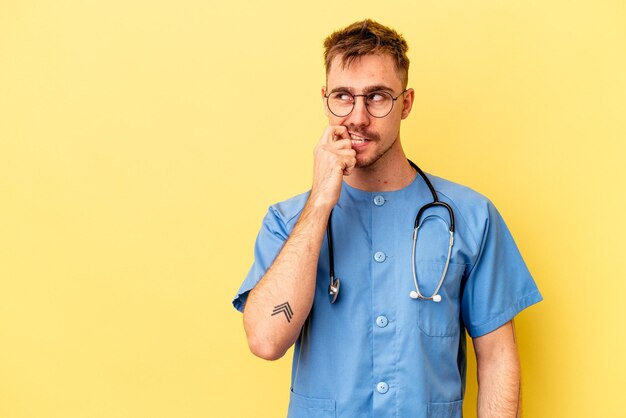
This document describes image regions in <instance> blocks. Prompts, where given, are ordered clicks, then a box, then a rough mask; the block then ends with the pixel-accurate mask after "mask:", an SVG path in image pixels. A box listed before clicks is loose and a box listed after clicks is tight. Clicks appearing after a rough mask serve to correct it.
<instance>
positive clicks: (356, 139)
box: [350, 134, 366, 144]
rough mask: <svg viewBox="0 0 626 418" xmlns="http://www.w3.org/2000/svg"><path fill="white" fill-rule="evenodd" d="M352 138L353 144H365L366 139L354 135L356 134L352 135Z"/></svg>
mask: <svg viewBox="0 0 626 418" xmlns="http://www.w3.org/2000/svg"><path fill="white" fill-rule="evenodd" d="M350 138H351V139H352V143H353V144H362V143H363V142H365V141H366V139H365V138H362V137H360V136H357V135H354V134H351V135H350Z"/></svg>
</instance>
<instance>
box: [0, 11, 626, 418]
mask: <svg viewBox="0 0 626 418" xmlns="http://www.w3.org/2000/svg"><path fill="white" fill-rule="evenodd" d="M366 17H372V18H374V19H377V20H380V21H381V22H382V23H385V24H387V25H390V26H392V27H395V28H396V29H398V30H399V31H400V32H401V33H403V34H404V35H405V37H406V38H407V40H408V42H409V45H410V51H409V56H410V59H411V63H412V64H411V70H410V79H409V81H410V84H409V85H410V86H412V87H413V88H415V90H416V103H415V106H414V108H413V113H412V115H411V116H410V117H409V119H408V120H406V121H405V123H404V125H403V128H402V137H403V141H404V145H405V149H406V151H407V153H408V155H409V156H410V157H411V158H412V159H414V160H415V161H416V162H418V163H419V164H420V165H421V166H422V167H423V168H424V169H425V170H426V171H429V172H431V173H434V174H437V175H440V176H443V177H446V178H449V179H451V180H454V181H457V182H461V183H464V184H466V185H468V186H470V187H472V188H474V189H476V190H479V191H480V192H482V193H483V194H485V195H487V196H488V197H489V198H491V199H492V200H493V201H494V202H495V204H496V205H497V206H498V208H499V209H500V211H501V212H502V214H503V216H504V218H505V220H506V221H507V223H508V225H509V227H510V229H511V231H512V232H513V234H514V236H515V237H516V241H517V243H518V245H519V247H520V249H521V251H522V254H523V255H524V257H525V259H526V261H527V263H528V265H529V268H530V270H531V272H532V273H533V275H534V277H535V279H536V281H537V283H538V285H539V288H540V289H541V291H542V293H543V296H544V298H545V301H544V302H542V303H541V304H539V305H537V306H535V307H532V308H530V309H528V310H527V311H524V312H523V313H522V314H521V315H520V316H518V318H517V329H518V335H519V340H520V344H521V359H522V364H523V393H524V401H525V416H527V417H533V418H553V417H568V418H577V417H600V416H601V417H620V416H623V413H624V405H623V400H622V399H623V396H624V395H623V392H624V375H625V374H626V363H625V360H624V358H625V356H624V353H626V337H625V336H624V335H625V333H624V331H625V325H624V319H625V318H626V312H625V308H624V303H623V302H622V300H623V299H624V297H625V296H626V285H625V282H626V268H625V267H624V249H625V246H624V244H623V237H624V234H625V233H626V222H625V220H624V213H626V201H625V200H626V199H625V186H624V180H626V169H625V168H624V167H625V164H624V159H625V156H626V4H625V3H624V1H620V0H615V1H610V0H604V1H598V0H582V1H566V0H559V1H486V0H485V1H447V0H446V1H440V0H439V1H434V0H428V1H380V0H377V1H348V2H337V1H317V2H302V4H300V2H293V1H286V0H285V1H277V0H272V1H265V2H253V1H249V2H237V1H235V2H225V1H220V2H215V1H209V2H206V1H200V0H193V1H170V2H166V1H146V0H143V1H121V0H114V1H95V0H92V1H87V0H85V1H79V0H74V1H42V0H39V1H37V0H21V1H18V0H0V417H2V418H34V417H42V418H43V417H45V418H57V417H59V418H78V417H80V418H83V417H116V418H117V417H119V418H126V417H128V418H136V417H150V418H159V417H220V418H221V417H252V416H254V417H280V416H284V415H285V412H286V407H287V401H288V392H289V376H290V363H291V353H289V354H288V355H287V356H286V357H285V358H283V359H281V360H280V361H278V362H264V361H262V360H260V359H257V358H255V357H253V356H252V355H251V354H250V353H249V352H248V348H247V345H246V342H245V337H244V333H243V329H242V327H241V316H240V314H239V313H237V312H236V311H235V310H234V309H233V308H232V307H231V305H230V301H231V298H232V296H233V295H234V293H235V291H236V290H237V288H238V287H239V285H240V283H241V281H242V280H243V278H244V276H245V274H246V273H247V271H248V268H249V266H250V263H251V262H252V250H253V243H254V239H255V236H256V233H257V231H258V228H259V226H260V222H261V219H262V217H263V215H264V213H265V211H266V209H267V207H268V205H269V204H271V203H274V202H276V201H278V200H283V199H286V198H288V197H290V196H291V195H293V194H296V193H299V192H302V191H304V190H306V189H308V188H309V185H310V179H311V167H312V148H313V146H314V144H315V143H316V142H317V140H318V137H319V136H320V134H321V132H322V130H323V128H324V126H325V119H324V116H323V112H322V105H321V101H320V98H319V88H320V86H321V85H322V84H323V83H324V71H323V67H322V58H321V55H322V46H321V43H322V40H323V38H324V37H325V36H326V35H327V34H329V33H330V32H331V31H333V30H335V29H338V28H340V27H343V26H345V25H346V24H349V23H351V22H353V21H355V20H358V19H362V18H366ZM474 372H475V363H474V362H472V363H471V365H470V371H469V379H468V393H467V402H466V405H465V411H466V416H468V417H473V416H475V414H474V412H473V410H474V403H475V397H476V384H475V377H474V376H475V375H474Z"/></svg>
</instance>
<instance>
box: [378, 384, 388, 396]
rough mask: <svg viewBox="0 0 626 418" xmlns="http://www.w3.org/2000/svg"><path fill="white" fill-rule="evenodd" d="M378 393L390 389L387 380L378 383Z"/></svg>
mask: <svg viewBox="0 0 626 418" xmlns="http://www.w3.org/2000/svg"><path fill="white" fill-rule="evenodd" d="M376 390H377V391H378V393H387V392H388V391H389V385H388V384H387V383H385V382H380V383H378V384H377V385H376Z"/></svg>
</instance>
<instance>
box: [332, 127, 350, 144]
mask: <svg viewBox="0 0 626 418" xmlns="http://www.w3.org/2000/svg"><path fill="white" fill-rule="evenodd" d="M333 139H334V140H335V141H337V140H340V139H350V134H349V133H348V128H346V127H345V126H333Z"/></svg>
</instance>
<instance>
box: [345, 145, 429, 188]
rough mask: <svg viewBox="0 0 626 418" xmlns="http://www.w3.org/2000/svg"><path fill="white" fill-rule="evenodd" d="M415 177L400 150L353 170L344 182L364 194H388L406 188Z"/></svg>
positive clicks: (413, 171)
mask: <svg viewBox="0 0 626 418" xmlns="http://www.w3.org/2000/svg"><path fill="white" fill-rule="evenodd" d="M390 151H391V150H390ZM416 175H417V173H416V172H415V170H414V169H413V167H411V165H410V164H409V162H408V161H407V159H406V155H405V154H404V151H403V150H402V148H400V149H399V151H398V152H395V153H393V154H392V155H387V154H385V155H383V156H382V157H381V158H380V159H378V161H376V162H375V163H374V164H372V165H370V166H368V167H358V168H356V169H354V170H353V172H352V174H351V175H349V176H345V177H344V181H345V182H346V183H347V184H348V185H350V186H352V187H354V188H355V189H359V190H363V191H366V192H390V191H394V190H400V189H403V188H405V187H407V186H408V185H409V184H411V182H412V181H413V180H414V179H415V176H416Z"/></svg>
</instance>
